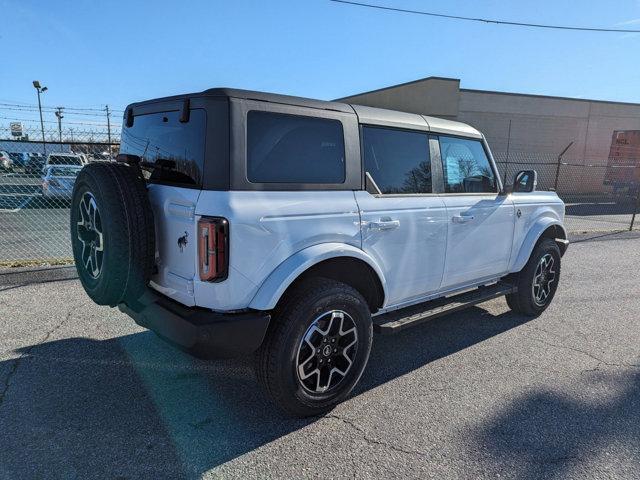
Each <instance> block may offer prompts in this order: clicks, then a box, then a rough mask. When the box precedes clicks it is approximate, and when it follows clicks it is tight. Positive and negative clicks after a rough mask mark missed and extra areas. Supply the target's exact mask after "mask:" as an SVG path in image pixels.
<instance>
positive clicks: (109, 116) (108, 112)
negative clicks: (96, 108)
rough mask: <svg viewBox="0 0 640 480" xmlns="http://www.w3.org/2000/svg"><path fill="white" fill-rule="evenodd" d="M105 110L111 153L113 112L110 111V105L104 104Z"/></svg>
mask: <svg viewBox="0 0 640 480" xmlns="http://www.w3.org/2000/svg"><path fill="white" fill-rule="evenodd" d="M104 111H105V112H107V142H108V143H109V154H111V112H110V111H109V105H105V106H104Z"/></svg>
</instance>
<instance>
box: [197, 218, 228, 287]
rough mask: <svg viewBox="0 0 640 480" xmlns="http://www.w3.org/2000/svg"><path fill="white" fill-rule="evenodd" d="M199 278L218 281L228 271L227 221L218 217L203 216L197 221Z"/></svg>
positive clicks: (225, 276)
mask: <svg viewBox="0 0 640 480" xmlns="http://www.w3.org/2000/svg"><path fill="white" fill-rule="evenodd" d="M198 262H199V264H200V280H203V281H207V282H219V281H221V280H224V279H225V278H227V274H228V271H229V222H228V221H227V220H226V219H225V218H220V217H203V218H202V219H201V220H200V221H199V222H198Z"/></svg>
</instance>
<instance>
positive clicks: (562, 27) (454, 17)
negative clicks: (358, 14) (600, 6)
mask: <svg viewBox="0 0 640 480" xmlns="http://www.w3.org/2000/svg"><path fill="white" fill-rule="evenodd" d="M329 1H330V2H334V3H343V4H347V5H355V6H358V7H366V8H375V9H378V10H388V11H391V12H400V13H412V14H415V15H425V16H428V17H438V18H448V19H451V20H465V21H469V22H481V23H493V24H497V25H510V26H513V27H529V28H548V29H556V30H577V31H582V32H609V33H611V32H615V33H640V30H634V29H625V28H593V27H574V26H567V25H545V24H541V23H525V22H509V21H506V20H493V19H489V18H473V17H462V16H460V15H446V14H444V13H434V12H424V11H421V10H408V9H404V8H396V7H386V6H383V5H373V4H370V3H360V2H351V1H349V0H329Z"/></svg>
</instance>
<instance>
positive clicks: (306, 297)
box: [256, 278, 373, 417]
mask: <svg viewBox="0 0 640 480" xmlns="http://www.w3.org/2000/svg"><path fill="white" fill-rule="evenodd" d="M334 310H341V311H344V312H346V313H347V314H348V315H349V316H350V317H351V319H353V323H354V324H355V328H356V333H357V338H358V343H357V344H356V349H355V351H354V357H353V364H352V365H351V367H350V369H349V370H348V371H347V373H346V375H345V376H344V377H343V379H342V380H341V381H340V382H339V383H338V384H337V385H336V387H335V388H334V389H331V390H328V391H327V392H325V393H315V392H314V393H310V392H309V391H307V390H305V388H303V386H302V385H301V382H300V380H299V378H298V374H297V355H298V348H299V346H300V344H301V342H302V338H303V336H304V335H305V332H307V330H308V328H309V327H310V325H312V324H313V322H314V320H315V319H316V318H317V317H318V315H322V314H323V312H327V311H334ZM372 335H373V325H372V322H371V312H370V311H369V307H368V305H367V302H366V301H365V299H364V298H363V297H362V295H360V293H359V292H358V291H357V290H355V289H354V288H352V287H350V286H349V285H346V284H344V283H341V282H337V281H335V280H330V279H326V278H311V279H309V280H306V281H304V282H303V283H301V284H300V285H299V286H298V287H297V288H295V289H294V290H293V291H292V292H291V293H289V294H287V297H286V298H285V299H284V301H283V302H282V305H280V306H279V307H278V308H277V309H276V311H275V312H274V315H273V317H272V320H271V325H270V326H269V330H268V331H267V335H266V337H265V339H264V341H263V343H262V346H261V347H260V349H259V350H258V352H257V353H256V375H257V377H258V381H259V383H260V384H261V385H262V386H263V388H264V390H265V392H266V393H267V396H268V397H269V398H270V399H271V400H272V401H273V402H274V403H275V404H276V405H278V406H279V407H280V408H282V409H283V410H284V411H285V412H287V413H288V414H290V415H292V416H296V417H308V416H314V415H320V414H322V413H325V412H327V411H329V410H331V409H332V408H333V407H334V406H335V405H336V404H338V403H340V402H341V401H343V400H344V399H345V398H346V397H347V396H348V395H349V393H351V391H352V389H353V387H354V386H355V385H356V383H357V382H358V380H359V379H360V377H361V376H362V373H363V371H364V368H365V366H366V364H367V361H368V359H369V353H370V351H371V343H372Z"/></svg>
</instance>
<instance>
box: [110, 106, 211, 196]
mask: <svg viewBox="0 0 640 480" xmlns="http://www.w3.org/2000/svg"><path fill="white" fill-rule="evenodd" d="M205 130H206V113H205V111H204V110H202V109H194V110H191V112H190V114H189V121H188V122H185V123H180V112H163V113H152V114H148V115H137V116H135V117H134V121H133V126H132V127H124V128H123V129H122V143H121V145H120V153H123V154H129V155H137V156H139V157H141V159H142V163H141V165H142V167H143V169H144V171H145V177H146V178H147V179H148V180H149V181H150V182H160V183H170V184H178V185H185V186H189V185H195V186H198V185H200V184H201V183H202V170H203V166H204V144H205V134H206V131H205Z"/></svg>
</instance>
